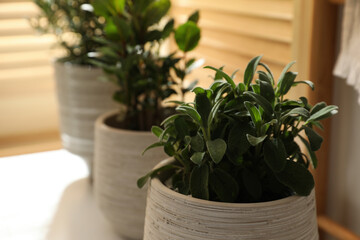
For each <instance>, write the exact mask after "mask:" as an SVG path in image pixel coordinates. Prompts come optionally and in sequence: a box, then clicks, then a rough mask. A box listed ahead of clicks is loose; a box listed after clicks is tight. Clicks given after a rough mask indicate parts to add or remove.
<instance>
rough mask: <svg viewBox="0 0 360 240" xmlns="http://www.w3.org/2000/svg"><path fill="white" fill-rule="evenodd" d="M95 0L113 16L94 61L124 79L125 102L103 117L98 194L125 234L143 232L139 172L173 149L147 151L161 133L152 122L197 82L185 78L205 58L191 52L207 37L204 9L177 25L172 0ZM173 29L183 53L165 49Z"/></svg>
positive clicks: (119, 95) (117, 96) (121, 96)
mask: <svg viewBox="0 0 360 240" xmlns="http://www.w3.org/2000/svg"><path fill="white" fill-rule="evenodd" d="M92 4H93V6H94V10H95V13H97V14H99V15H100V16H102V17H104V18H105V21H106V26H105V36H104V38H98V39H97V41H98V42H99V43H101V44H102V46H101V47H100V48H99V52H98V56H96V57H94V59H93V61H92V62H93V63H94V64H95V65H98V66H101V67H102V68H103V69H104V71H105V72H107V73H108V74H109V76H112V77H113V78H112V79H113V81H114V82H115V83H116V84H117V85H118V86H119V89H118V90H117V91H116V92H115V93H114V96H113V98H114V100H116V101H117V102H118V103H119V105H120V107H119V110H118V111H115V112H110V113H107V114H104V115H102V116H100V117H99V118H98V120H97V122H96V129H95V159H94V161H95V170H94V179H95V181H94V193H95V199H96V202H97V204H98V206H99V207H100V209H101V210H102V212H103V214H104V216H105V217H106V218H107V219H108V220H109V222H110V223H111V224H112V226H113V228H114V229H115V231H116V232H117V233H118V234H119V235H121V236H123V237H127V238H130V239H141V238H142V236H143V225H144V216H145V201H146V193H144V192H143V191H140V190H139V189H138V188H137V187H136V184H135V183H136V179H137V178H138V177H139V176H142V175H143V174H145V173H146V172H147V171H150V170H151V168H152V167H153V166H154V165H155V164H156V163H157V161H158V159H161V158H163V157H164V156H165V155H164V153H162V152H161V151H152V152H151V155H149V156H146V157H141V152H142V149H144V148H145V147H146V146H147V145H149V144H150V143H151V142H153V141H154V140H155V137H154V136H153V135H152V134H151V132H150V129H151V126H152V125H154V124H159V123H160V122H161V121H162V120H163V119H164V118H165V117H166V116H167V115H168V114H169V113H172V112H174V107H171V106H168V105H166V104H164V102H163V101H164V100H166V99H168V98H169V97H171V96H172V95H178V97H179V98H180V100H181V99H182V98H183V97H184V94H185V93H186V92H187V91H189V90H190V89H192V88H193V86H194V85H195V84H196V81H195V82H192V83H191V84H190V86H185V83H184V80H185V77H186V75H187V74H189V73H190V72H191V70H192V69H193V68H194V67H196V66H198V65H199V64H201V61H200V62H199V61H196V60H195V59H194V58H188V57H187V53H188V52H190V51H191V50H192V49H194V48H195V47H196V45H197V44H198V42H199V39H200V29H199V28H198V26H197V21H198V18H199V13H198V12H195V13H193V14H192V15H191V16H190V17H189V19H188V21H187V22H186V23H184V24H182V25H180V26H178V27H176V28H175V27H174V20H173V19H168V20H167V21H166V14H167V12H168V10H169V8H170V1H169V0H152V1H130V0H127V1H125V0H123V1H120V0H117V1H112V0H106V1H104V0H97V1H93V3H92ZM162 23H164V24H162ZM172 35H174V36H175V40H176V43H177V46H178V48H179V50H180V51H179V53H177V54H176V53H173V52H171V53H162V54H161V51H162V50H161V47H162V46H163V43H164V41H165V40H167V39H169V38H170V36H172ZM171 104H176V101H173V102H172V103H171Z"/></svg>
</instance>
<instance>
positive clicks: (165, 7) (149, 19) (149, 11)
mask: <svg viewBox="0 0 360 240" xmlns="http://www.w3.org/2000/svg"><path fill="white" fill-rule="evenodd" d="M170 6H171V3H170V1H169V0H157V1H154V2H152V3H151V4H150V5H149V6H148V7H147V8H146V11H145V13H144V14H145V17H144V24H145V25H146V26H152V25H153V24H155V23H158V22H159V21H160V20H161V19H162V18H163V17H164V16H165V15H166V14H167V12H168V11H169V9H170Z"/></svg>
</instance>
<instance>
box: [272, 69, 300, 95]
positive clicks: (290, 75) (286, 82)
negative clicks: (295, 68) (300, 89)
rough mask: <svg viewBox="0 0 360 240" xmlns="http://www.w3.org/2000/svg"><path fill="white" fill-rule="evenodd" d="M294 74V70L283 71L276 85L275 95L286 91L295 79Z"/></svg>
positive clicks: (283, 93) (295, 74)
mask: <svg viewBox="0 0 360 240" xmlns="http://www.w3.org/2000/svg"><path fill="white" fill-rule="evenodd" d="M296 76H297V73H295V72H287V73H285V75H284V78H283V80H282V81H281V82H280V83H278V85H277V89H276V96H281V95H285V94H286V93H288V92H289V90H290V88H291V87H292V85H293V83H294V81H295V78H296Z"/></svg>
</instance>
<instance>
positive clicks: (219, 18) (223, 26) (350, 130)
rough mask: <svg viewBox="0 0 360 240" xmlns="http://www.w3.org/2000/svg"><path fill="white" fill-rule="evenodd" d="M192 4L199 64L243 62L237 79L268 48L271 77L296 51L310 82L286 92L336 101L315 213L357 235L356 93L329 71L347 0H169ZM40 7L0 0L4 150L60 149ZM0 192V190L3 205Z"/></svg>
mask: <svg viewBox="0 0 360 240" xmlns="http://www.w3.org/2000/svg"><path fill="white" fill-rule="evenodd" d="M194 9H199V10H200V14H201V17H200V27H201V28H202V39H201V42H200V46H199V47H198V48H197V49H196V51H194V53H192V54H193V55H195V56H197V57H198V58H204V59H205V61H206V62H205V65H212V66H215V67H221V66H223V65H225V68H224V69H225V72H228V73H232V72H233V71H234V70H235V69H238V68H239V72H238V74H237V79H238V81H239V80H240V79H242V77H243V76H242V75H243V71H244V69H245V67H246V64H247V62H248V61H249V60H250V59H251V58H252V57H254V56H256V55H260V54H263V55H264V58H263V61H264V62H265V63H267V64H268V65H269V66H270V67H271V69H272V70H273V72H274V75H275V76H279V74H280V72H281V70H282V68H283V67H284V66H285V65H286V64H287V63H288V62H290V61H292V60H297V64H296V65H295V69H296V70H297V71H298V72H299V73H300V74H299V79H302V80H305V79H309V80H311V81H313V82H314V83H315V87H316V90H315V91H314V92H312V91H311V90H309V89H308V88H306V87H298V88H297V89H298V90H297V91H296V92H291V93H290V94H291V95H292V96H293V97H299V96H306V97H308V98H310V100H311V101H310V102H317V101H326V102H327V103H328V104H336V105H338V106H339V108H340V112H339V114H338V115H337V116H335V117H334V118H333V120H332V124H331V125H330V122H326V123H325V131H324V132H323V133H321V135H323V136H324V138H325V139H326V141H325V142H324V145H323V148H322V150H321V151H320V152H319V153H318V157H319V169H318V170H317V173H316V182H317V183H316V184H317V201H318V212H319V216H325V218H324V219H323V220H324V221H321V220H320V221H319V224H320V225H321V224H324V228H325V229H326V228H328V229H330V230H329V231H330V232H331V231H332V230H331V229H335V228H336V229H340V230H342V227H341V226H337V225H336V227H331V226H335V225H331V224H332V222H331V221H330V222H329V221H328V218H329V219H332V220H334V221H336V222H338V223H339V224H341V225H342V226H343V227H346V228H348V229H350V230H351V231H353V232H355V233H357V234H360V227H359V226H360V186H359V185H358V182H360V177H359V174H358V173H357V171H359V170H360V161H359V156H360V148H359V147H358V146H359V143H360V134H359V133H360V130H359V127H358V126H357V123H358V122H360V106H359V104H358V102H357V99H358V94H357V92H356V91H355V90H354V88H352V87H351V86H348V85H347V84H346V81H345V80H343V79H338V78H335V77H334V76H333V74H332V71H333V67H334V64H335V61H336V56H337V54H338V51H339V46H340V38H341V30H342V25H341V22H342V12H343V2H342V1H340V0H317V1H314V0H222V1H215V0H173V1H172V8H171V13H170V14H171V15H172V16H173V17H174V18H175V20H176V21H177V22H183V21H184V20H186V18H187V16H188V15H189V14H190V13H191V12H192V11H193V10H194ZM37 11H38V10H37V8H36V6H35V4H34V3H33V2H32V1H30V0H29V1H27V0H0V157H9V156H16V155H21V154H26V153H36V152H43V151H49V150H56V149H61V142H60V138H59V130H58V124H59V123H58V115H57V114H58V112H57V106H56V96H55V89H54V85H55V84H54V80H53V72H52V71H53V68H52V62H53V57H54V51H55V50H54V49H53V45H54V43H55V38H54V37H53V36H51V35H42V36H40V35H38V34H37V33H36V32H35V31H34V30H33V29H32V28H31V26H30V24H29V20H28V19H29V18H31V17H32V16H35V15H36V14H37ZM359 47H360V46H359ZM170 48H171V46H170ZM208 75H210V71H207V70H201V69H200V70H196V71H195V72H194V73H193V75H192V77H190V79H192V78H197V79H199V80H200V85H201V86H208V84H209V83H210V82H211V81H212V80H211V79H210V78H209V77H208ZM2 159H5V158H0V163H1V161H2ZM0 168H1V166H0ZM1 201H2V200H1V197H0V205H1V204H2V202H1ZM340 230H339V231H340ZM0 231H1V222H0ZM324 236H325V235H324ZM23 239H26V238H23ZM339 239H341V238H339ZM343 239H346V238H343Z"/></svg>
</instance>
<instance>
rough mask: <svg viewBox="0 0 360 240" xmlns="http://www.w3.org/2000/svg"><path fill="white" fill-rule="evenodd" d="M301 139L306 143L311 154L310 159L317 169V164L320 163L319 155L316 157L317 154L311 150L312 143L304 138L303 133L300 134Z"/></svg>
mask: <svg viewBox="0 0 360 240" xmlns="http://www.w3.org/2000/svg"><path fill="white" fill-rule="evenodd" d="M298 136H299V138H300V140H301V141H302V142H303V143H304V145H305V147H306V149H307V151H308V153H309V155H310V160H311V166H312V167H313V168H314V169H316V168H317V165H318V160H317V157H316V154H315V152H314V151H312V150H311V146H310V143H309V142H308V141H306V139H305V138H303V137H302V136H301V135H298Z"/></svg>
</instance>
